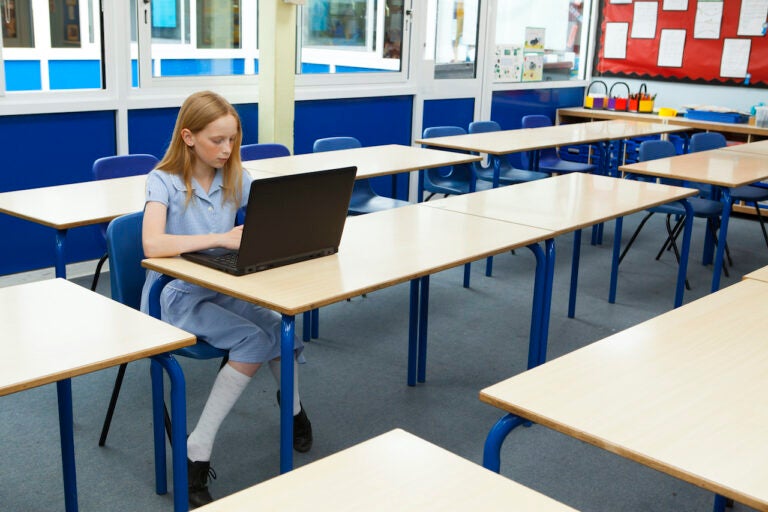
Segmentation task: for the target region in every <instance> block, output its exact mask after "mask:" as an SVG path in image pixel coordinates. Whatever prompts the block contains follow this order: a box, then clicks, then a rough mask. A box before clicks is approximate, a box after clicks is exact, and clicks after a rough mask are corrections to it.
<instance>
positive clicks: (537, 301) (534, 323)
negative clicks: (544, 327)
mask: <svg viewBox="0 0 768 512" xmlns="http://www.w3.org/2000/svg"><path fill="white" fill-rule="evenodd" d="M528 249H530V250H531V252H533V255H534V256H535V257H536V274H535V278H534V281H533V307H532V308H531V331H530V334H529V336H528V366H527V367H528V368H533V367H534V366H537V365H538V362H539V352H540V350H539V344H540V342H541V324H542V321H541V315H542V312H543V310H544V308H543V304H542V301H543V300H544V289H545V287H546V281H547V263H546V254H544V251H543V250H542V249H541V246H540V245H539V244H530V245H529V246H528Z"/></svg>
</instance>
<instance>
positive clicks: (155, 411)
mask: <svg viewBox="0 0 768 512" xmlns="http://www.w3.org/2000/svg"><path fill="white" fill-rule="evenodd" d="M149 373H150V376H151V378H152V437H153V439H154V442H155V492H156V493H157V494H165V493H167V492H168V468H167V466H166V461H165V456H166V453H165V430H164V425H165V415H164V408H163V400H164V392H163V369H162V367H161V366H160V362H159V361H157V360H155V359H154V358H151V361H150V366H149ZM185 425H186V420H185ZM186 444H187V443H186V441H185V442H184V446H185V449H186ZM185 488H186V487H185Z"/></svg>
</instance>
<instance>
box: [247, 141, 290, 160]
mask: <svg viewBox="0 0 768 512" xmlns="http://www.w3.org/2000/svg"><path fill="white" fill-rule="evenodd" d="M290 154H291V151H290V150H289V149H288V148H287V147H285V146H283V145H282V144H277V143H274V142H265V143H263V144H245V145H242V146H240V159H241V160H261V159H262V158H274V157H278V156H289V155H290Z"/></svg>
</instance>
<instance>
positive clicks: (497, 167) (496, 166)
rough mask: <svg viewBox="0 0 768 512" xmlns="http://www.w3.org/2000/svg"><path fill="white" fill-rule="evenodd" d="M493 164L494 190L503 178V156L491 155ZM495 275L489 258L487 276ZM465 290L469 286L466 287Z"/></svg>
mask: <svg viewBox="0 0 768 512" xmlns="http://www.w3.org/2000/svg"><path fill="white" fill-rule="evenodd" d="M491 162H493V188H498V186H499V180H500V178H501V155H491ZM492 274H493V256H488V258H486V260H485V275H486V276H487V277H491V275H492ZM464 287H465V288H467V287H469V285H468V284H467V285H465V286H464Z"/></svg>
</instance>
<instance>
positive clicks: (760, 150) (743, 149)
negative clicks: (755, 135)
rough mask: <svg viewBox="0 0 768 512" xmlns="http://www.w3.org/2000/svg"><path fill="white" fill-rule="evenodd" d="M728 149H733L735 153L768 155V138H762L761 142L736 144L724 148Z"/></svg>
mask: <svg viewBox="0 0 768 512" xmlns="http://www.w3.org/2000/svg"><path fill="white" fill-rule="evenodd" d="M724 149H725V150H727V151H733V152H735V153H748V154H754V155H760V156H768V140H761V141H760V142H750V143H749V144H734V145H733V146H728V147H727V148H724Z"/></svg>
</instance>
